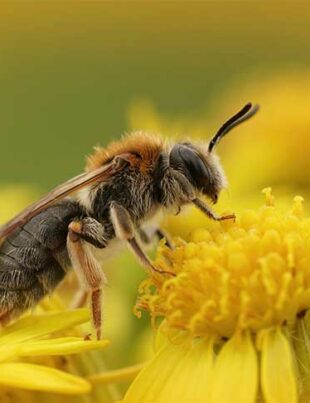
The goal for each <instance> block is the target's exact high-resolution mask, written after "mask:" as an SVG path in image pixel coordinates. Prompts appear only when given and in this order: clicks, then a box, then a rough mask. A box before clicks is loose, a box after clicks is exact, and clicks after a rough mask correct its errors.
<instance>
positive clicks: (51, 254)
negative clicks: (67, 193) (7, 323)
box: [0, 200, 83, 321]
mask: <svg viewBox="0 0 310 403" xmlns="http://www.w3.org/2000/svg"><path fill="white" fill-rule="evenodd" d="M82 215H83V212H82V210H81V207H80V206H79V205H78V203H76V202H75V201H73V200H65V201H62V202H60V203H58V204H55V205H53V206H51V207H49V208H48V209H46V210H45V211H43V212H41V213H39V214H38V215H36V216H35V217H33V218H32V219H31V220H30V221H29V222H27V223H26V224H24V225H23V226H22V227H20V228H18V229H17V230H16V231H14V232H13V233H12V234H11V235H10V236H9V237H8V238H6V239H5V241H4V242H3V244H2V245H1V247H0V321H1V317H2V316H6V315H9V316H10V317H11V316H16V315H18V314H19V313H21V312H22V311H24V310H25V309H27V308H29V307H32V306H34V305H35V304H36V303H37V302H38V301H39V300H40V299H41V298H42V297H43V296H44V295H45V294H47V293H49V292H51V291H52V290H53V289H54V288H55V287H56V286H57V285H58V284H59V282H60V281H61V280H62V279H63V277H64V275H65V273H66V269H67V267H68V266H69V257H68V254H67V250H66V238H67V233H68V225H69V223H70V222H71V221H72V220H73V219H74V218H75V217H80V216H82Z"/></svg>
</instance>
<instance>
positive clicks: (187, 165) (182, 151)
mask: <svg viewBox="0 0 310 403" xmlns="http://www.w3.org/2000/svg"><path fill="white" fill-rule="evenodd" d="M169 161H170V166H171V167H172V168H175V169H179V170H181V171H182V172H183V173H184V174H185V176H186V177H187V178H188V179H189V180H190V181H191V182H193V183H194V184H195V186H196V187H198V188H203V187H205V186H206V185H207V183H208V182H209V176H210V175H209V171H208V169H207V167H206V165H205V163H204V162H203V160H202V159H201V157H200V156H199V154H198V153H197V152H196V150H195V149H193V148H191V146H190V145H187V144H176V145H175V146H174V147H173V148H172V150H171V152H170V157H169Z"/></svg>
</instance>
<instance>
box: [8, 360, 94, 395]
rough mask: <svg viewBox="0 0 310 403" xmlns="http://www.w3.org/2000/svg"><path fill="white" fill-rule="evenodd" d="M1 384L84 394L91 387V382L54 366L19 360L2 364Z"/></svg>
mask: <svg viewBox="0 0 310 403" xmlns="http://www.w3.org/2000/svg"><path fill="white" fill-rule="evenodd" d="M0 384H1V385H5V386H11V387H14V388H22V389H30V390H41V391H49V392H55V393H65V394H82V393H87V392H89V391H90V389H91V386H90V383H89V382H87V381H85V380H84V379H82V378H80V377H78V376H74V375H71V374H67V373H66V372H62V371H59V370H58V369H54V368H48V367H44V366H41V365H34V364H24V363H19V362H18V363H3V364H0Z"/></svg>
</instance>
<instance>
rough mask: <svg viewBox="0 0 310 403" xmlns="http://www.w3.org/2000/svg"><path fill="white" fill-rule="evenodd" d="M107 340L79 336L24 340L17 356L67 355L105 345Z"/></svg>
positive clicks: (107, 342)
mask: <svg viewBox="0 0 310 403" xmlns="http://www.w3.org/2000/svg"><path fill="white" fill-rule="evenodd" d="M108 344H109V341H108V340H84V339H81V338H80V337H63V338H59V339H52V340H40V341H35V342H33V341H32V342H29V343H27V342H25V343H23V344H21V345H20V350H19V356H20V357H26V356H34V355H61V354H64V355H68V354H76V353H81V352H83V351H89V350H95V349H99V348H103V347H106V346H107V345H108Z"/></svg>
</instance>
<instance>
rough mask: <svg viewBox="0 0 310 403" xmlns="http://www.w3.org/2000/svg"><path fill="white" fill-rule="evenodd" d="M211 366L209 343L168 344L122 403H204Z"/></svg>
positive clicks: (207, 391) (210, 344) (143, 371)
mask: <svg viewBox="0 0 310 403" xmlns="http://www.w3.org/2000/svg"><path fill="white" fill-rule="evenodd" d="M212 365H213V350H212V342H211V341H209V342H208V343H206V342H202V341H199V342H196V343H194V344H192V345H189V344H181V345H173V344H168V345H166V346H164V347H163V348H162V349H161V350H160V351H159V352H158V353H157V354H156V356H155V357H154V359H153V360H152V361H151V362H150V363H149V364H148V365H147V366H146V367H145V368H144V369H143V370H142V371H141V372H140V374H139V375H138V376H137V378H136V379H135V380H134V382H133V383H132V385H131V386H130V388H129V390H128V391H127V394H126V396H125V399H124V401H123V403H168V402H169V403H205V402H206V398H207V397H208V395H209V385H210V382H211V373H212Z"/></svg>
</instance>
